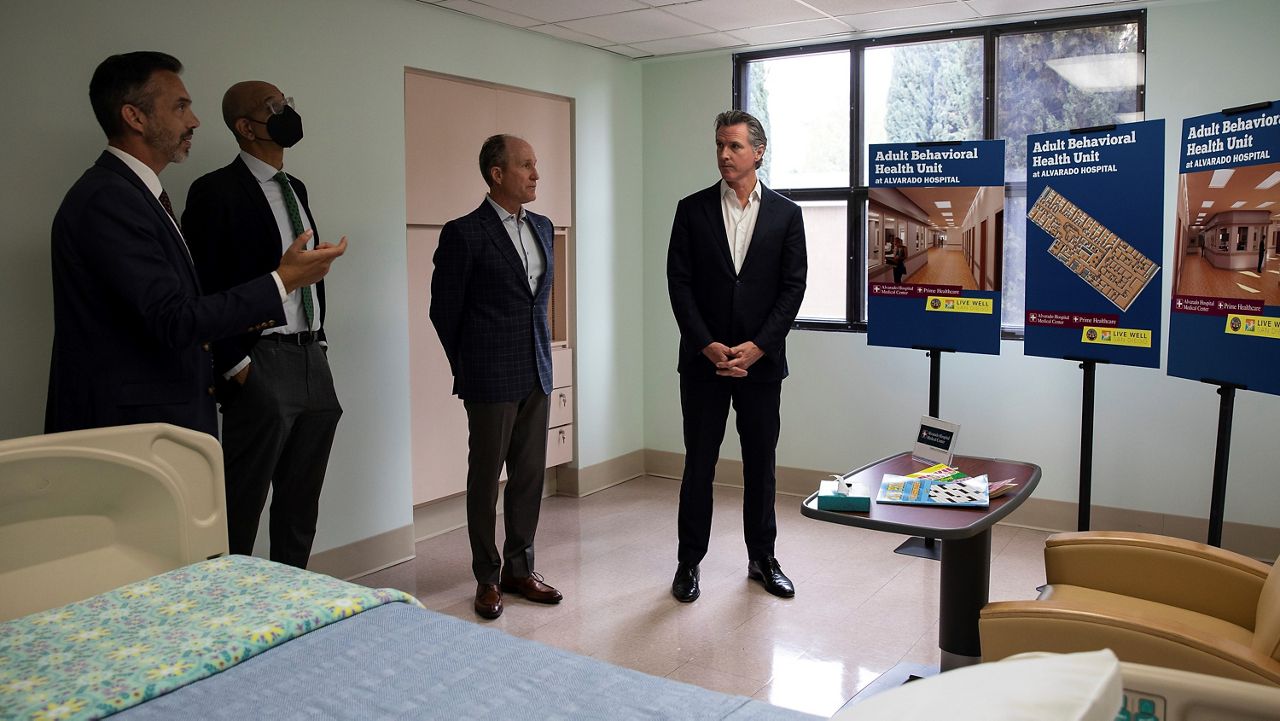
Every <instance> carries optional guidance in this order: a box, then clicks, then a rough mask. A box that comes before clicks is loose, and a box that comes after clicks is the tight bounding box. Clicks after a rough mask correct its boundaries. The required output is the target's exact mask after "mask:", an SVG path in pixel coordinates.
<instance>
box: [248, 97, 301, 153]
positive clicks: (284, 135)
mask: <svg viewBox="0 0 1280 721" xmlns="http://www.w3.org/2000/svg"><path fill="white" fill-rule="evenodd" d="M250 120H253V118H250ZM253 122H255V123H262V121H261V120H254V121H253ZM262 124H263V125H265V126H267V132H268V133H270V134H271V141H272V142H274V143H275V144H276V145H279V146H280V147H282V148H292V147H293V146H295V145H297V144H298V141H299V140H302V116H301V115H298V111H296V110H294V109H293V108H291V107H289V106H288V105H286V106H285V107H284V111H283V112H281V113H280V114H278V115H272V116H271V117H269V118H267V122H265V123H262Z"/></svg>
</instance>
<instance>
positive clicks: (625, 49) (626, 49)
mask: <svg viewBox="0 0 1280 721" xmlns="http://www.w3.org/2000/svg"><path fill="white" fill-rule="evenodd" d="M602 49H603V50H608V51H609V52H611V53H617V54H619V55H626V56H627V57H629V58H647V57H649V56H650V55H653V53H651V52H649V51H647V50H641V49H639V48H633V47H631V46H630V45H609V46H608V47H605V48H602Z"/></svg>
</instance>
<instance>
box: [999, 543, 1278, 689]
mask: <svg viewBox="0 0 1280 721" xmlns="http://www.w3.org/2000/svg"><path fill="white" fill-rule="evenodd" d="M1044 560H1045V575H1046V578H1047V579H1048V582H1049V583H1048V585H1047V586H1045V588H1044V590H1043V592H1041V594H1040V598H1039V599H1037V600H1035V601H1005V602H998V603H991V604H987V606H986V608H984V609H983V610H982V617H981V620H980V621H979V626H980V629H981V634H982V655H983V660H985V661H993V660H997V659H1001V658H1004V657H1006V656H1010V655H1012V654H1016V653H1022V652H1024V651H1055V652H1060V653H1068V652H1073V651H1090V650H1095V649H1099V648H1110V649H1111V650H1112V651H1114V652H1115V654H1116V656H1118V657H1119V658H1120V659H1121V660H1122V661H1130V662H1134V663H1143V664H1149V665H1152V666H1163V667H1166V668H1175V669H1183V670H1186V671H1195V672H1198V673H1206V674H1211V675H1214V676H1222V677H1226V678H1234V679H1240V680H1244V681H1252V682H1255V683H1265V684H1270V685H1273V686H1280V572H1277V571H1274V570H1273V567H1272V566H1269V565H1267V564H1265V563H1261V562H1259V561H1255V560H1253V559H1251V558H1247V557H1245V556H1241V555H1239V554H1236V553H1232V552H1230V551H1224V550H1222V549H1220V548H1215V547H1213V546H1206V545H1204V544H1200V543H1194V542H1191V541H1184V540H1181V539H1177V538H1169V537H1166V536H1154V535H1151V534H1146V533H1125V532H1111V531H1095V532H1086V533H1060V534H1057V535H1054V536H1050V537H1049V539H1048V540H1047V541H1046V542H1045V549H1044Z"/></svg>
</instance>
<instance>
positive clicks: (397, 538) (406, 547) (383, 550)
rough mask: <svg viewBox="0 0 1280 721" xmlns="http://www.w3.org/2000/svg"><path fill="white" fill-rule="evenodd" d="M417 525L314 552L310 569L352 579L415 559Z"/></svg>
mask: <svg viewBox="0 0 1280 721" xmlns="http://www.w3.org/2000/svg"><path fill="white" fill-rule="evenodd" d="M413 541H414V539H413V526H412V525H405V526H401V527H399V528H393V529H391V530H390V531H387V532H386V533H379V534H378V535H376V536H371V537H369V538H365V539H363V540H359V541H356V542H355V543H348V544H347V545H345V546H338V547H336V548H330V549H329V550H327V551H321V552H320V553H313V554H311V559H310V560H309V561H308V562H307V570H310V571H315V572H316V573H324V574H327V575H330V576H333V577H335V578H342V579H346V580H348V581H349V580H351V579H353V578H356V577H358V576H363V575H366V574H369V573H373V572H374V571H381V570H382V569H384V568H387V567H388V566H394V565H396V564H397V563H403V562H405V561H408V560H410V559H412V558H413Z"/></svg>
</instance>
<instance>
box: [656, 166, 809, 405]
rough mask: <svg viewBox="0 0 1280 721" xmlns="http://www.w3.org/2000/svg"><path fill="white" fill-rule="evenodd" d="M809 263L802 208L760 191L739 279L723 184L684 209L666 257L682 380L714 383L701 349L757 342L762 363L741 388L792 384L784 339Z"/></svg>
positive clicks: (695, 197) (674, 226) (681, 206)
mask: <svg viewBox="0 0 1280 721" xmlns="http://www.w3.org/2000/svg"><path fill="white" fill-rule="evenodd" d="M807 271H808V259H807V256H806V254H805V239H804V217H803V216H802V215H801V212H800V207H799V206H798V205H796V204H795V203H793V202H791V201H790V200H788V199H786V198H784V197H782V196H781V195H778V194H777V193H775V192H773V191H772V190H769V189H768V188H766V187H764V184H763V183H761V184H760V210H759V212H758V214H757V216H756V227H755V232H754V234H753V235H752V236H751V245H750V247H749V248H748V249H747V257H746V258H745V259H743V261H742V269H741V270H740V271H738V272H734V269H733V256H732V255H730V252H729V239H728V236H727V235H726V234H725V229H724V213H723V211H722V210H721V206H720V183H719V182H717V183H716V184H715V185H713V186H711V187H710V188H706V189H705V190H700V191H698V192H696V193H694V194H693V195H690V196H688V197H686V198H684V199H683V200H681V201H680V204H679V205H678V206H676V217H675V221H674V222H673V223H672V226H671V245H670V248H669V249H668V251H667V289H668V291H669V293H670V295H671V308H672V310H673V311H674V312H675V316H676V323H677V325H679V326H680V356H679V362H678V365H677V368H678V369H679V371H680V373H681V374H682V375H683V377H685V378H689V379H710V378H715V377H717V376H716V374H715V371H716V368H715V365H713V364H712V363H711V361H709V360H707V357H706V356H704V355H702V349H703V348H705V347H707V345H708V344H710V343H711V342H712V341H719V342H720V343H724V344H725V345H727V346H729V347H730V348H732V347H733V346H736V345H738V344H740V343H744V342H746V341H754V342H755V344H756V345H757V346H759V347H760V350H762V351H764V356H763V357H762V358H760V359H759V360H757V361H756V362H755V363H754V364H753V365H752V366H751V367H750V368H749V369H748V370H747V377H746V378H744V379H743V380H746V381H755V382H777V381H781V380H782V379H783V378H786V377H787V342H786V338H787V332H788V331H790V330H791V324H792V323H793V322H795V319H796V314H797V313H799V312H800V302H801V301H802V300H803V299H804V288H805V276H806V273H807Z"/></svg>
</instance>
